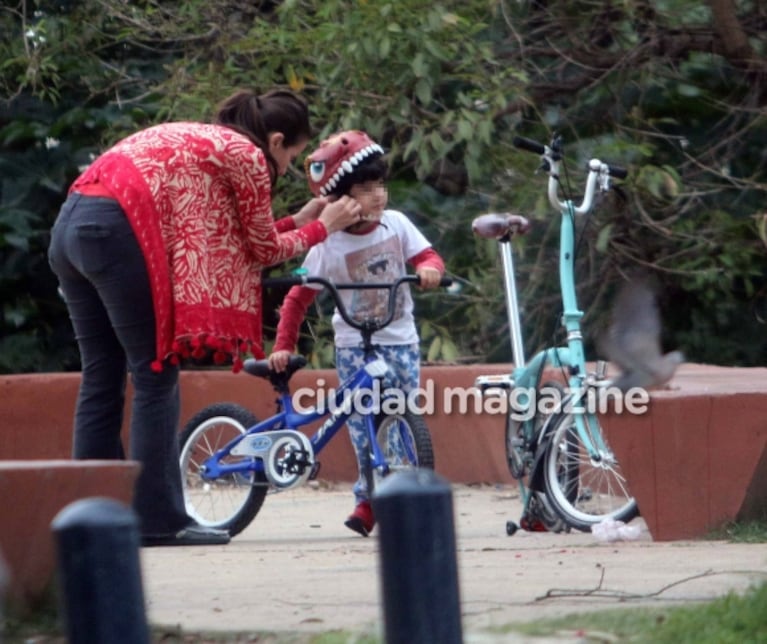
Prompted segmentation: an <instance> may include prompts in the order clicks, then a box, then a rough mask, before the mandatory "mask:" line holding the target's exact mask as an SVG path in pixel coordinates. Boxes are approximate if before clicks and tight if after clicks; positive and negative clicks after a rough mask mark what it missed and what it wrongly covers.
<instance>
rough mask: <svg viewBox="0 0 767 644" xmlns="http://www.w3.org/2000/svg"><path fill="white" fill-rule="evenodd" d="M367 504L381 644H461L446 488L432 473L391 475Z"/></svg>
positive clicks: (452, 532) (452, 531) (449, 500)
mask: <svg viewBox="0 0 767 644" xmlns="http://www.w3.org/2000/svg"><path fill="white" fill-rule="evenodd" d="M372 503H373V513H374V514H375V517H376V520H377V522H378V525H379V533H378V534H379V542H380V550H381V556H380V567H381V581H382V595H383V605H384V606H383V608H384V625H385V636H386V642H387V644H415V643H417V644H421V643H425V642H428V643H429V644H461V642H462V641H463V633H462V630H461V603H460V599H459V590H458V562H457V558H456V547H455V526H454V521H453V495H452V492H451V490H450V486H449V484H448V483H447V482H446V481H445V480H444V479H443V478H442V477H440V476H438V475H437V474H435V473H434V472H433V471H432V470H426V469H421V470H409V471H402V472H397V473H395V474H392V475H391V476H389V477H387V478H386V479H384V481H383V482H382V483H381V484H380V485H379V487H378V488H377V489H376V490H375V492H374V493H373V498H372Z"/></svg>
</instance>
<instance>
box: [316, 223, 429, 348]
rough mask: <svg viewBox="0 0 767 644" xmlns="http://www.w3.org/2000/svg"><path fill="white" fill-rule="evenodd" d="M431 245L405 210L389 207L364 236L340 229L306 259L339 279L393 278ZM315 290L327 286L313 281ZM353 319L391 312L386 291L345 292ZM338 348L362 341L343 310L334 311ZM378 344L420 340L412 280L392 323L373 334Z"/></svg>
mask: <svg viewBox="0 0 767 644" xmlns="http://www.w3.org/2000/svg"><path fill="white" fill-rule="evenodd" d="M430 246H431V244H430V243H429V241H428V240H427V239H426V237H424V236H423V234H422V233H421V231H419V230H418V229H417V228H416V227H415V226H414V225H413V223H412V222H411V221H410V220H409V219H408V218H407V217H406V216H405V215H403V214H402V213H401V212H398V211H396V210H385V211H384V212H383V216H382V217H381V222H380V223H379V225H378V226H376V227H375V228H374V229H373V230H372V231H370V232H369V233H365V234H362V235H359V234H356V235H355V234H352V233H347V232H344V231H338V232H335V233H332V234H331V235H329V236H328V238H327V239H326V240H325V241H324V242H322V243H321V244H317V245H316V246H313V247H312V248H311V249H310V250H309V253H308V254H307V255H306V258H305V259H304V263H303V267H304V268H305V269H306V271H307V274H308V275H320V276H322V277H325V278H327V279H329V280H331V281H333V282H338V283H342V282H392V281H394V280H395V279H397V278H399V277H402V276H403V275H405V272H406V262H407V260H408V259H410V258H411V257H413V256H415V255H417V254H418V253H420V252H422V251H423V250H426V249H427V248H429V247H430ZM308 286H310V287H312V288H322V287H321V286H319V285H314V284H309V285H308ZM339 293H340V294H341V298H342V300H343V303H344V305H345V307H346V310H347V311H348V312H349V314H350V316H351V317H352V319H365V318H370V317H376V318H378V319H382V318H383V317H384V316H385V315H386V307H387V300H388V296H389V291H388V290H386V289H362V290H356V289H355V290H351V289H344V290H340V291H339ZM333 330H334V331H335V344H336V346H337V347H356V346H359V345H360V341H361V338H360V333H359V331H357V330H356V329H354V328H353V327H350V326H349V325H348V324H346V322H344V320H343V318H342V317H341V316H340V314H339V313H338V311H337V310H336V311H334V313H333ZM373 342H375V343H377V344H384V345H386V344H400V345H401V344H415V343H417V342H418V332H417V330H416V327H415V322H414V320H413V298H412V297H411V295H410V288H409V284H402V285H401V286H400V287H399V288H398V289H397V304H396V309H395V314H394V319H393V320H392V322H391V324H389V326H387V327H386V328H384V329H382V330H381V331H377V332H376V333H375V334H374V335H373Z"/></svg>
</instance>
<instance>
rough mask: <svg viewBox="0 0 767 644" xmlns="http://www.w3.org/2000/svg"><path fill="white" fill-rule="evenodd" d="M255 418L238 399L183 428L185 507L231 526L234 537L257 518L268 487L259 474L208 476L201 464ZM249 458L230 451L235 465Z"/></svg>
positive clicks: (208, 522)
mask: <svg viewBox="0 0 767 644" xmlns="http://www.w3.org/2000/svg"><path fill="white" fill-rule="evenodd" d="M257 422H258V421H257V419H256V417H255V416H254V415H253V414H252V413H251V412H249V411H248V410H247V409H245V408H244V407H241V406H240V405H237V404H235V403H218V404H215V405H210V406H208V407H205V408H204V409H202V410H201V411H200V412H198V413H197V414H196V415H195V416H194V417H193V418H192V419H191V420H190V421H189V422H188V423H187V424H186V426H185V427H184V429H183V431H182V432H181V437H180V443H181V454H180V463H181V479H182V483H183V489H184V502H185V503H186V510H187V512H188V514H189V516H191V517H192V518H193V519H194V520H195V521H197V522H198V523H199V524H200V525H205V526H210V527H213V528H219V529H222V530H228V531H229V534H230V535H232V536H234V535H236V534H239V533H240V532H242V531H243V530H244V529H245V528H246V527H247V526H248V524H250V522H251V521H252V520H253V519H254V518H255V516H256V514H258V511H259V510H260V509H261V506H262V505H263V503H264V498H265V497H266V493H267V490H268V486H267V483H266V478H265V477H264V475H263V474H261V473H260V472H259V473H257V472H235V473H231V474H225V475H223V476H220V477H218V478H215V479H211V478H207V477H205V476H203V472H202V465H203V463H204V462H205V460H206V459H207V458H208V457H209V456H211V455H213V454H215V452H216V451H217V450H219V449H221V448H222V447H223V446H224V445H226V444H227V443H228V442H229V441H231V440H233V439H234V438H236V437H237V436H239V435H242V434H244V433H245V432H246V431H247V429H248V428H249V427H252V426H253V425H255V424H256V423H257ZM243 460H254V458H253V457H250V456H233V455H231V454H230V455H229V456H227V457H225V458H224V459H222V461H221V462H222V463H226V464H228V465H231V464H233V463H238V462H240V461H243Z"/></svg>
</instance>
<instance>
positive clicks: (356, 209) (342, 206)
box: [319, 195, 362, 235]
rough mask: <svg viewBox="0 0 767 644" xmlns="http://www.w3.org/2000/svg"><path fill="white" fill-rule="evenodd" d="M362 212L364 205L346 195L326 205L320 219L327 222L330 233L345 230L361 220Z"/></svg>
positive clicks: (324, 222)
mask: <svg viewBox="0 0 767 644" xmlns="http://www.w3.org/2000/svg"><path fill="white" fill-rule="evenodd" d="M361 214H362V206H360V205H359V204H358V203H357V202H356V201H355V200H354V199H352V198H351V197H349V196H346V195H344V196H343V197H341V198H340V199H337V200H336V201H334V202H332V203H329V204H328V205H327V206H325V208H324V209H323V211H322V213H321V214H320V217H319V219H320V221H321V222H322V223H323V224H325V228H326V229H327V231H328V235H329V234H330V233H334V232H336V231H337V230H343V229H344V228H348V227H349V226H351V225H352V224H356V223H357V222H358V221H360V216H361Z"/></svg>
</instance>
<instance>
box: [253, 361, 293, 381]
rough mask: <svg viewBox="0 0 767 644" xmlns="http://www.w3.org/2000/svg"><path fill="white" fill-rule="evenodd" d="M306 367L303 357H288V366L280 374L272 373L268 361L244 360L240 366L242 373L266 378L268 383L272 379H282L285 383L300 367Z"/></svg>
mask: <svg viewBox="0 0 767 644" xmlns="http://www.w3.org/2000/svg"><path fill="white" fill-rule="evenodd" d="M305 366H306V358H304V356H290V358H289V359H288V366H287V367H286V368H285V371H282V372H280V373H277V372H276V371H272V370H271V369H270V368H269V361H268V360H266V359H264V360H256V359H255V358H248V359H247V360H245V362H244V363H243V365H242V369H243V371H246V372H247V373H249V374H250V375H251V376H258V377H259V378H267V379H269V380H270V381H273V379H274V378H275V377H276V378H279V379H284V380H285V381H287V380H289V379H290V376H292V375H293V374H294V373H295V372H296V371H298V370H299V369H301V368H302V367H305Z"/></svg>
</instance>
